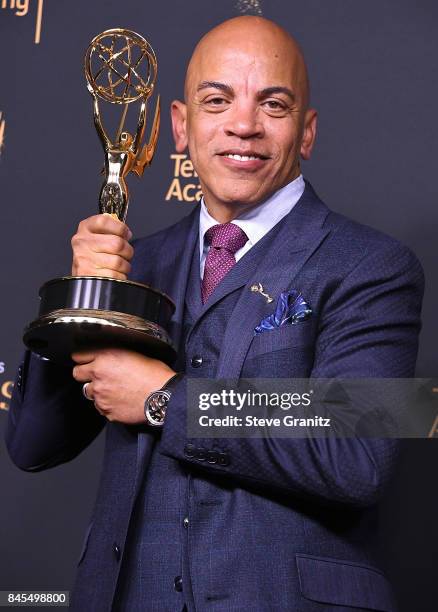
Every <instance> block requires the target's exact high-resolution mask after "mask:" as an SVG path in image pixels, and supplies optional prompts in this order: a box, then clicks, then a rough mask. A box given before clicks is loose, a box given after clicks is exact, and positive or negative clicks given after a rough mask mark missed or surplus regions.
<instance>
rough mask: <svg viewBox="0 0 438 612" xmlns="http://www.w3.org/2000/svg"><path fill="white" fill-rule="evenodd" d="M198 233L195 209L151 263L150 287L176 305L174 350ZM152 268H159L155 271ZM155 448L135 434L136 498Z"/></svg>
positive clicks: (146, 437)
mask: <svg viewBox="0 0 438 612" xmlns="http://www.w3.org/2000/svg"><path fill="white" fill-rule="evenodd" d="M198 233H199V209H198V207H196V208H195V209H194V210H193V212H192V213H191V214H190V215H188V216H187V217H185V218H184V219H183V220H182V221H181V222H180V223H177V224H176V225H174V226H173V227H172V228H171V229H170V230H169V231H168V232H167V234H166V238H165V239H164V241H163V244H162V247H161V257H160V261H159V262H153V264H154V265H153V267H152V271H153V274H152V276H151V284H153V286H154V287H156V288H157V289H159V290H160V291H162V292H163V293H166V294H167V295H168V296H169V297H170V298H172V300H173V301H174V302H175V312H174V314H173V316H172V320H171V323H170V326H169V334H170V337H171V338H172V341H173V343H174V345H175V347H176V348H178V346H179V343H180V340H181V331H182V323H183V316H184V297H185V293H186V286H187V281H188V276H189V273H190V266H191V263H192V258H193V251H194V248H195V246H196V244H197V238H198ZM155 264H158V265H157V267H155ZM154 444H155V436H154V435H153V434H152V433H149V432H147V431H146V432H141V433H139V434H138V445H137V461H136V474H135V497H136V496H137V494H138V491H139V488H140V485H141V483H142V482H143V479H144V474H145V470H146V468H147V466H148V465H149V461H150V457H151V454H152V450H153V447H154ZM135 497H134V498H135Z"/></svg>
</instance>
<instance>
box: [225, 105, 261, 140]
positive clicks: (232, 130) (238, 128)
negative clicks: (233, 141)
mask: <svg viewBox="0 0 438 612" xmlns="http://www.w3.org/2000/svg"><path fill="white" fill-rule="evenodd" d="M230 111H231V112H229V113H228V117H227V122H226V124H225V126H224V129H225V132H226V134H227V135H228V136H238V137H239V138H260V137H262V136H263V134H264V128H263V123H262V122H261V120H260V119H261V118H260V116H259V113H258V112H257V107H254V106H253V105H252V104H249V103H243V104H236V105H235V106H234V108H232V109H230Z"/></svg>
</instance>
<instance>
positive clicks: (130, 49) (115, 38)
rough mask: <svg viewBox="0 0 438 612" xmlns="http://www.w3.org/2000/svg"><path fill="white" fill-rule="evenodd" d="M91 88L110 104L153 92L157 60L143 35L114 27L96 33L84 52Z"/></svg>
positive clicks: (89, 86) (146, 96) (146, 95)
mask: <svg viewBox="0 0 438 612" xmlns="http://www.w3.org/2000/svg"><path fill="white" fill-rule="evenodd" d="M85 76H86V79H87V83H88V88H89V89H90V91H92V92H94V93H95V94H96V95H98V96H99V97H100V98H102V99H103V100H106V101H107V102H112V103H113V104H129V103H130V102H135V100H138V99H139V98H143V99H144V100H146V99H147V98H149V96H150V95H151V94H152V92H153V89H154V85H155V81H156V79H157V59H156V57H155V53H154V50H153V49H152V47H151V46H150V44H149V43H148V42H147V40H146V39H145V38H143V36H140V34H137V33H136V32H132V31H131V30H124V29H121V28H114V29H112V30H106V31H105V32H102V33H101V34H98V35H97V36H96V37H95V38H93V40H92V41H91V43H90V46H89V47H88V49H87V52H86V54H85Z"/></svg>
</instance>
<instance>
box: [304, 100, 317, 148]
mask: <svg viewBox="0 0 438 612" xmlns="http://www.w3.org/2000/svg"><path fill="white" fill-rule="evenodd" d="M317 119H318V113H317V112H316V110H315V109H314V108H309V109H308V110H307V111H306V115H305V117H304V130H303V140H302V141H301V149H300V153H301V157H302V158H303V159H310V155H311V154H312V149H313V145H314V144H315V138H316V124H317Z"/></svg>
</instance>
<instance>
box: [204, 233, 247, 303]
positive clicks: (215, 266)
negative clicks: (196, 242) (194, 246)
mask: <svg viewBox="0 0 438 612" xmlns="http://www.w3.org/2000/svg"><path fill="white" fill-rule="evenodd" d="M204 240H205V243H206V244H209V245H210V250H209V251H208V254H207V259H206V260H205V268H204V278H203V279H202V290H201V293H202V303H203V304H205V302H206V301H207V300H208V298H209V296H210V295H211V294H212V293H213V291H214V289H215V287H216V285H218V284H219V283H220V282H221V280H222V279H223V278H224V276H225V275H226V274H228V272H229V271H230V270H231V268H232V267H233V266H234V264H235V263H236V259H235V257H234V254H235V253H236V252H237V251H238V250H239V249H241V248H242V247H243V246H244V244H245V243H246V242H247V240H248V236H247V235H246V234H245V232H244V231H243V229H241V228H240V227H239V226H238V225H235V224H234V223H221V224H220V225H213V227H210V229H209V230H207V231H206V232H205V236H204Z"/></svg>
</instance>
